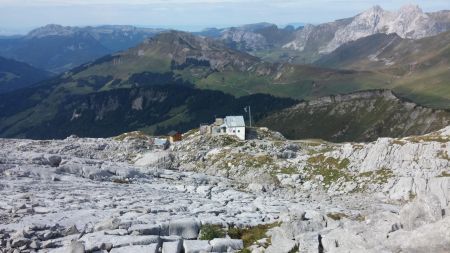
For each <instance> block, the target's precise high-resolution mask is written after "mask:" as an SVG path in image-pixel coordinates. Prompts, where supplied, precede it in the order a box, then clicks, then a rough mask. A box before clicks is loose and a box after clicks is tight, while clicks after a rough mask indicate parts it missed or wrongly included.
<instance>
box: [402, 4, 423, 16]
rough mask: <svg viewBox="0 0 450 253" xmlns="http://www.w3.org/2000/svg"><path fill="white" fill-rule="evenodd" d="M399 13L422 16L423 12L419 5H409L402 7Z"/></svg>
mask: <svg viewBox="0 0 450 253" xmlns="http://www.w3.org/2000/svg"><path fill="white" fill-rule="evenodd" d="M398 13H401V14H422V13H423V10H422V8H420V7H419V6H418V5H415V4H407V5H404V6H402V7H400V9H399V11H398Z"/></svg>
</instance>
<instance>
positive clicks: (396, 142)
mask: <svg viewBox="0 0 450 253" xmlns="http://www.w3.org/2000/svg"><path fill="white" fill-rule="evenodd" d="M392 144H396V145H400V146H403V145H405V144H406V142H405V141H402V140H393V141H392Z"/></svg>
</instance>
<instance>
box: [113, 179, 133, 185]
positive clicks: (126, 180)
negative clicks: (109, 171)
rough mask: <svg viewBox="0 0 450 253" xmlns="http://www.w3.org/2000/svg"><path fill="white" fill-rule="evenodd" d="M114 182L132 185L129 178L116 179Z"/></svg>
mask: <svg viewBox="0 0 450 253" xmlns="http://www.w3.org/2000/svg"><path fill="white" fill-rule="evenodd" d="M112 182H113V183H116V184H131V182H130V180H128V179H127V178H114V179H113V180H112Z"/></svg>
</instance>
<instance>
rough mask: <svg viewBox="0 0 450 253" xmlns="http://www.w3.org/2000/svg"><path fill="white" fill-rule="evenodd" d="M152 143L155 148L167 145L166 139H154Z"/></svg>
mask: <svg viewBox="0 0 450 253" xmlns="http://www.w3.org/2000/svg"><path fill="white" fill-rule="evenodd" d="M154 143H155V145H156V146H164V145H167V139H160V138H155V142H154Z"/></svg>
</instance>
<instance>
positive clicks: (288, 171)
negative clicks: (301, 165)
mask: <svg viewBox="0 0 450 253" xmlns="http://www.w3.org/2000/svg"><path fill="white" fill-rule="evenodd" d="M280 173H281V174H288V175H292V174H296V173H298V171H297V168H295V167H292V166H289V167H285V168H281V170H280Z"/></svg>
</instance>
